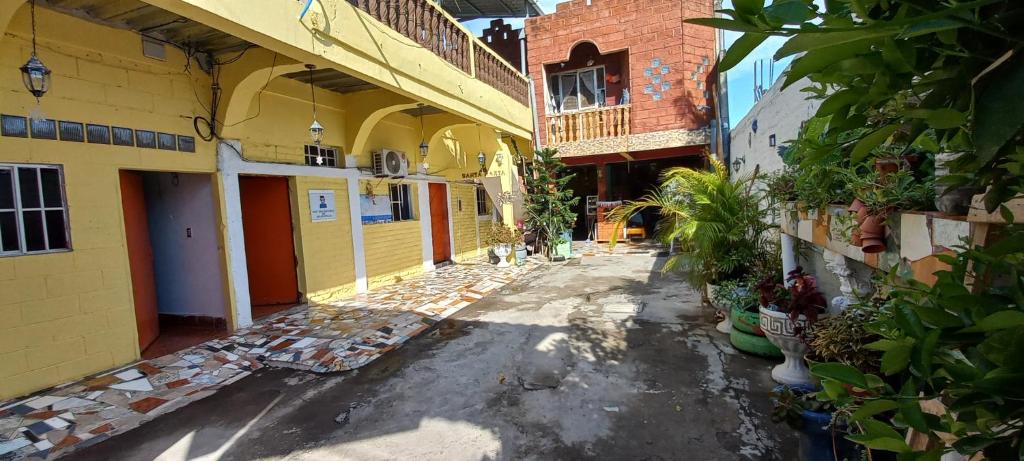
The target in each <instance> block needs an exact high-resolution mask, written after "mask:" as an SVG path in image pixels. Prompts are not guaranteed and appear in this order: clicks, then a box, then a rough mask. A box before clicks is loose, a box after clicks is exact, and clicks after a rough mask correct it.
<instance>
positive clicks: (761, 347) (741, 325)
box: [716, 277, 782, 358]
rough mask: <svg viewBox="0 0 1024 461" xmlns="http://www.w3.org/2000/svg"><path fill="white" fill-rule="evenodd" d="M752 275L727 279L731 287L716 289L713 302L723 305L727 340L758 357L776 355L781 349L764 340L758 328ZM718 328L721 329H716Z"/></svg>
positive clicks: (759, 323) (780, 353) (756, 304)
mask: <svg viewBox="0 0 1024 461" xmlns="http://www.w3.org/2000/svg"><path fill="white" fill-rule="evenodd" d="M753 280H754V278H753V277H750V278H747V279H744V280H743V281H742V282H728V283H729V286H735V288H734V289H732V290H725V289H723V290H720V291H719V294H718V296H717V298H718V299H717V300H716V302H717V304H720V305H721V306H723V308H724V310H725V312H726V315H727V316H728V317H727V319H729V326H730V329H729V331H728V332H727V333H728V334H729V342H730V343H732V345H733V347H734V348H736V349H737V350H739V351H742V352H746V353H748V354H753V355H757V356H761V357H769V358H780V357H782V352H781V351H779V348H778V347H775V345H774V344H772V343H771V342H769V341H768V339H767V338H765V336H764V332H763V331H761V322H760V319H759V314H758V312H757V310H758V297H759V296H758V292H757V291H756V290H755V287H754V286H753V285H754V283H753ZM719 331H721V330H719Z"/></svg>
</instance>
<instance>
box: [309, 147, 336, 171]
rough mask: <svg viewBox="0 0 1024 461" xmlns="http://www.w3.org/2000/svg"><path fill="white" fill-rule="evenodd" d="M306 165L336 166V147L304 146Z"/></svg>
mask: <svg viewBox="0 0 1024 461" xmlns="http://www.w3.org/2000/svg"><path fill="white" fill-rule="evenodd" d="M306 165H309V166H326V167H331V168H338V167H339V166H341V165H339V164H338V149H337V148H336V147H324V146H315V145H312V144H310V145H307V146H306Z"/></svg>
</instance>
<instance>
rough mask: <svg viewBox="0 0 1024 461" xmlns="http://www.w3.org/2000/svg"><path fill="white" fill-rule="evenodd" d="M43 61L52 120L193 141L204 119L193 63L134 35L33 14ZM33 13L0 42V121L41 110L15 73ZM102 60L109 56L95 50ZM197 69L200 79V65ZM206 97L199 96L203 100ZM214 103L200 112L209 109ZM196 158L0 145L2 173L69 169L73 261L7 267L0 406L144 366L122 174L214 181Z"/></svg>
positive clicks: (201, 152) (205, 155)
mask: <svg viewBox="0 0 1024 461" xmlns="http://www.w3.org/2000/svg"><path fill="white" fill-rule="evenodd" d="M37 18H38V24H39V28H40V31H41V37H40V40H39V57H40V59H42V60H43V62H44V63H46V65H47V66H49V67H50V68H51V69H53V88H52V91H51V92H50V93H48V94H47V95H46V96H44V97H43V99H42V109H43V111H44V113H45V114H46V115H47V116H48V117H50V118H54V119H58V120H71V121H77V122H90V123H99V124H105V125H116V126H124V127H131V128H142V129H151V130H154V131H164V132H169V133H175V134H182V135H192V134H194V133H193V128H192V120H191V117H192V116H194V115H202V114H203V112H204V111H203V109H202V107H201V104H200V103H199V102H197V101H196V96H195V95H194V94H193V90H192V85H193V84H195V85H196V86H197V87H200V88H204V87H205V88H208V87H209V80H208V78H207V77H206V76H205V75H204V74H202V72H199V71H198V70H197V71H195V72H194V75H195V78H192V77H190V76H188V75H185V74H184V73H183V72H182V69H184V67H185V59H184V57H183V56H182V54H181V53H180V52H178V51H176V50H174V49H171V48H169V49H168V50H167V54H168V59H167V61H166V62H161V61H156V60H152V59H149V58H146V57H143V56H142V55H141V45H140V43H141V42H140V39H139V37H138V35H136V34H134V33H130V32H124V31H119V30H115V29H111V28H106V27H101V26H97V25H93V24H90V23H87V22H84V21H80V20H78V19H75V18H73V17H70V16H67V15H62V14H56V13H53V12H52V11H50V10H48V9H45V8H40V9H38V10H37ZM28 19H29V18H28V8H27V7H26V8H23V9H22V10H20V11H19V13H18V14H17V15H16V16H15V17H14V19H13V21H12V23H11V25H10V28H9V29H8V30H7V31H6V32H7V34H6V35H5V36H4V37H3V38H2V40H0V67H2V68H4V69H8V70H9V71H8V72H3V73H2V74H0V111H2V112H3V113H5V114H18V115H27V114H28V113H29V111H30V110H31V109H32V108H33V107H34V106H35V104H36V101H35V99H34V98H33V97H31V96H30V95H29V94H28V93H27V91H26V90H25V89H24V86H23V85H22V83H21V79H20V75H19V73H18V72H17V71H16V70H15V69H17V67H18V66H20V65H22V64H24V62H25V61H26V60H27V59H28V56H29V50H30V43H29V42H28V41H27V40H26V39H27V38H28V30H29V21H28ZM99 50H102V51H99ZM193 68H195V67H194V66H193ZM205 93H206V92H202V91H200V96H202V95H203V94H205ZM206 103H208V101H203V104H206ZM196 148H197V153H194V154H187V153H179V152H168V151H160V150H156V149H138V148H134V147H121V146H110V145H106V146H104V145H96V144H84V143H73V142H65V141H49V140H33V139H22V138H10V137H0V163H16V162H23V163H24V162H29V163H43V164H56V165H63V167H64V180H65V185H66V196H67V204H68V207H69V217H68V222H69V226H70V229H71V245H72V246H73V250H72V251H68V252H62V253H52V254H44V255H27V256H13V257H2V258H0V294H2V295H0V398H7V397H13V396H17V395H21V394H25V393H28V392H31V391H34V390H37V389H40V388H44V387H48V386H52V385H55V384H58V383H60V382H63V381H67V380H71V379H75V378H78V377H81V376H85V375H87V374H90V373H94V372H97V371H100V370H103V369H107V368H111V367H114V366H117V365H121V364H124V363H126V362H129V361H132V360H134V359H136V358H137V357H138V346H137V342H138V340H137V333H136V326H135V316H134V310H133V307H132V306H133V304H132V295H131V285H130V278H129V277H130V275H129V271H128V256H127V251H126V249H125V245H124V227H123V223H122V221H123V218H122V212H121V205H120V203H121V201H120V190H119V186H118V170H119V169H138V170H163V171H180V172H213V171H214V170H215V168H216V161H215V157H214V146H213V145H212V144H211V143H206V142H203V141H201V140H200V139H198V138H197V139H196Z"/></svg>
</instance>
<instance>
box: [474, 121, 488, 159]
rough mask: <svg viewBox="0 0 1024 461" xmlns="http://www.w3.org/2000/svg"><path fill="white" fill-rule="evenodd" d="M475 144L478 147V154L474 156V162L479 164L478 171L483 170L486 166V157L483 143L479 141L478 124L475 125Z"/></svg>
mask: <svg viewBox="0 0 1024 461" xmlns="http://www.w3.org/2000/svg"><path fill="white" fill-rule="evenodd" d="M476 144H477V146H479V147H480V152H479V153H477V154H476V161H477V162H479V163H480V169H481V170H483V169H484V167H485V166H486V165H487V155H486V154H484V143H483V141H481V140H480V124H479V123H477V124H476Z"/></svg>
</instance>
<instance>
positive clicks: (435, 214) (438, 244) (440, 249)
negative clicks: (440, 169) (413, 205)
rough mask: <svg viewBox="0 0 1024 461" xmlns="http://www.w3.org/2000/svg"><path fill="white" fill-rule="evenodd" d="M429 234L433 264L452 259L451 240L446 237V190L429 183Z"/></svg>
mask: <svg viewBox="0 0 1024 461" xmlns="http://www.w3.org/2000/svg"><path fill="white" fill-rule="evenodd" d="M428 187H429V190H430V233H431V234H432V235H433V240H434V263H440V262H444V261H448V260H450V259H452V247H451V240H449V235H448V188H447V186H445V185H444V184H437V183H430V185H429V186H428Z"/></svg>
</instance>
